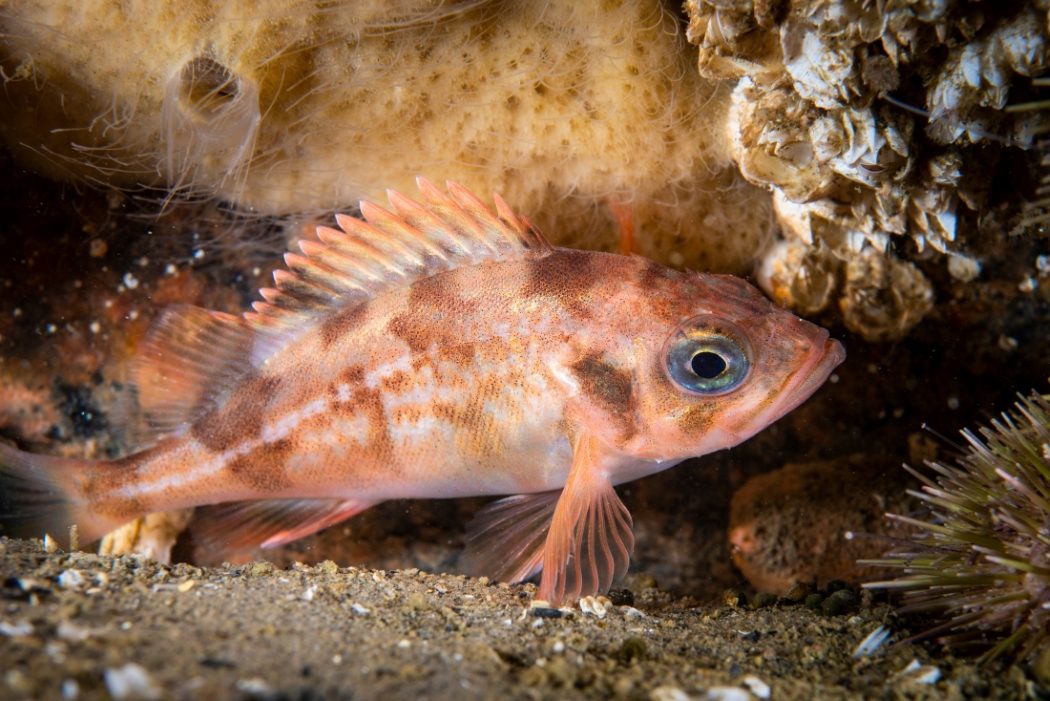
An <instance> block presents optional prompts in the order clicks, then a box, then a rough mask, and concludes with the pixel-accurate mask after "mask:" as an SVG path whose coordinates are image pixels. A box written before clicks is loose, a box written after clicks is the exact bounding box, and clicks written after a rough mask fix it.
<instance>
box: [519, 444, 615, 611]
mask: <svg viewBox="0 0 1050 701" xmlns="http://www.w3.org/2000/svg"><path fill="white" fill-rule="evenodd" d="M603 457H604V456H603V455H602V451H601V446H600V444H599V443H598V441H597V439H595V438H594V437H593V436H592V435H591V434H589V433H587V432H584V433H582V434H580V435H579V436H577V438H576V440H575V442H574V444H573V464H572V469H571V470H570V471H569V477H568V479H567V480H566V482H565V489H564V490H562V493H561V497H559V499H558V504H557V506H556V507H555V509H554V515H553V517H552V519H551V524H550V532H549V533H548V534H547V540H546V543H545V544H544V548H543V576H542V578H541V579H540V588H539V592H538V594H537V595H538V597H539V598H540V599H544V600H546V601H549V602H551V603H552V604H560V603H561V602H562V601H565V600H567V599H578V598H580V597H582V596H588V595H591V594H595V593H597V592H600V591H606V590H608V588H609V587H610V586H611V585H612V583H613V580H614V579H616V578H617V577H621V576H623V575H624V574H625V573H626V572H627V566H628V564H629V563H630V558H631V551H632V550H633V549H634V534H633V533H632V531H631V514H630V513H629V512H628V511H627V507H625V506H624V505H623V502H621V501H620V498H619V497H618V496H617V495H616V490H615V489H613V485H612V482H611V481H610V479H609V475H608V472H607V470H605V469H604V465H603V464H602V463H603Z"/></svg>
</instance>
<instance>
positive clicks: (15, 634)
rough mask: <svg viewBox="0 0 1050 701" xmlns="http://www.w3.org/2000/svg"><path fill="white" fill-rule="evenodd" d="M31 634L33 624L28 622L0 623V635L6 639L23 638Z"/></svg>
mask: <svg viewBox="0 0 1050 701" xmlns="http://www.w3.org/2000/svg"><path fill="white" fill-rule="evenodd" d="M32 634H33V624H32V623H30V622H29V621H22V622H20V623H8V622H7V621H0V635H5V636H7V637H8V638H23V637H25V636H27V635H32Z"/></svg>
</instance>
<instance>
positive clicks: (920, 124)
mask: <svg viewBox="0 0 1050 701" xmlns="http://www.w3.org/2000/svg"><path fill="white" fill-rule="evenodd" d="M1048 8H1050V3H1048V2H1047V1H1046V0H1039V1H1037V2H1032V3H1018V4H1015V5H1010V6H1005V5H1003V4H1002V3H995V2H991V0H989V1H987V2H957V1H955V0H896V1H894V2H887V3H873V2H865V1H863V0H837V1H835V2H827V1H826V0H780V1H779V2H771V1H763V2H752V0H732V1H731V0H689V1H688V2H687V3H686V9H687V12H688V14H689V19H690V24H689V29H688V31H687V36H688V38H689V39H690V41H692V42H693V43H694V44H696V45H697V46H698V47H699V69H700V72H701V74H703V75H705V76H708V77H711V78H721V79H729V80H732V81H735V87H734V89H733V93H732V97H731V106H730V114H729V118H728V120H727V137H728V140H729V143H730V148H731V149H732V153H733V158H734V160H735V161H736V162H737V164H738V165H739V166H740V170H741V172H742V173H743V175H744V177H745V178H747V179H748V180H749V181H751V182H753V183H755V184H758V185H762V186H763V187H766V188H768V189H769V190H771V191H772V192H773V195H774V207H775V212H776V215H777V219H778V221H779V223H780V225H781V228H782V229H783V230H784V232H785V235H786V236H787V237H788V238H789V239H790V238H797V239H800V240H802V241H803V242H805V243H806V244H812V243H813V242H814V241H816V240H818V239H819V240H821V241H823V242H824V243H825V244H826V245H827V246H828V249H829V250H830V252H831V253H832V254H833V255H834V256H835V257H837V258H838V259H839V260H842V261H844V262H850V261H853V260H854V259H855V258H856V257H858V256H860V257H862V259H863V261H864V262H862V263H861V265H862V266H866V265H871V264H872V261H873V260H874V258H873V256H876V255H881V256H885V260H884V261H883V262H882V263H879V264H878V265H880V266H882V267H884V268H887V269H901V270H903V268H900V267H899V265H898V262H897V261H896V259H895V257H894V256H895V254H894V253H892V252H891V251H892V249H893V248H898V249H899V248H900V246H899V245H897V246H893V245H892V244H893V241H894V240H895V239H897V238H899V237H903V238H905V239H907V240H910V241H911V242H912V243H913V246H914V248H912V249H910V251H909V252H910V253H912V254H922V253H923V252H924V251H925V250H927V249H933V250H935V251H937V252H940V253H944V254H951V255H956V256H963V257H967V258H970V257H971V256H969V255H968V254H969V251H968V245H969V244H970V243H971V242H972V239H973V237H975V236H976V230H975V227H973V226H969V228H967V224H966V222H973V221H975V220H976V218H977V216H978V215H980V214H981V213H982V212H983V211H985V210H986V209H987V208H988V207H989V206H990V204H989V202H988V201H987V196H986V195H987V190H988V182H987V179H986V178H984V177H981V174H982V173H986V172H988V170H989V168H990V167H991V165H992V164H994V159H995V158H996V155H997V154H998V153H999V151H1000V150H1001V149H1003V148H1004V147H1009V146H1017V147H1021V148H1029V147H1031V146H1032V145H1033V139H1034V137H1035V135H1037V134H1038V133H1040V129H1043V130H1045V129H1046V128H1047V123H1048V120H1047V117H1046V116H1045V115H1046V113H1045V111H1041V110H1038V109H1022V108H1020V107H1023V105H1022V106H1020V107H1019V106H1016V105H1015V106H1014V107H1011V106H1010V105H1009V104H1008V102H1010V100H1011V97H1010V96H1011V94H1012V93H1016V94H1018V95H1020V96H1021V98H1020V99H1022V100H1023V99H1025V98H1026V97H1027V96H1030V93H1031V92H1032V90H1033V87H1032V85H1033V84H1031V82H1030V81H1029V80H1027V79H1030V78H1034V77H1036V76H1038V75H1040V74H1041V73H1042V72H1044V71H1046V70H1047V68H1048V64H1050V34H1048V29H1047V26H1048V16H1047V13H1048ZM1032 104H1033V105H1034V104H1035V103H1032ZM968 236H969V238H970V240H969V241H968V238H967V237H968ZM784 250H785V249H782V248H781V249H778V248H774V249H771V253H770V255H774V256H780V259H779V260H778V261H776V262H775V263H773V264H772V265H771V266H766V267H775V268H779V269H780V273H779V275H778V276H769V275H767V276H766V277H765V279H766V280H767V283H766V285H767V287H766V289H767V291H769V292H770V293H771V294H777V293H776V292H774V290H773V288H771V287H770V286H769V284H770V283H771V282H773V281H774V280H780V281H783V280H784V279H787V278H789V277H792V274H790V273H788V272H787V270H786V268H785V266H786V265H787V264H788V263H789V262H790V261H791V260H794V261H796V262H797V263H798V264H799V265H802V264H803V259H804V257H802V256H794V257H788V258H784V256H783V253H784ZM803 274H804V273H803V268H798V269H797V270H796V272H795V273H794V274H793V275H794V276H795V277H797V276H799V275H803ZM846 277H848V275H847V276H846ZM898 277H899V276H895V275H888V276H882V277H881V280H882V281H883V283H884V284H895V281H897V280H898ZM903 277H904V278H906V279H907V280H909V281H910V283H913V284H914V285H915V287H914V289H909V290H904V291H901V293H900V294H899V295H897V296H900V297H902V298H913V299H914V300H915V301H916V302H917V303H916V304H910V303H909V304H896V303H889V304H888V306H886V307H885V308H883V309H881V310H879V312H878V314H877V315H878V316H886V315H890V314H893V313H894V312H895V311H897V312H900V313H901V314H902V315H903V316H902V317H901V318H900V319H897V320H896V321H893V322H889V319H888V317H887V318H886V321H887V322H888V323H878V324H875V326H874V327H870V328H871V329H872V331H871V332H869V331H868V330H867V329H868V328H869V326H868V324H866V323H865V324H862V325H861V326H862V331H861V332H862V333H864V335H865V337H867V338H869V339H876V338H878V339H885V338H891V337H893V335H894V334H897V335H899V334H903V333H906V332H907V330H908V329H909V328H910V327H911V326H912V325H913V324H914V323H915V322H917V321H918V320H919V319H921V313H918V314H917V312H920V311H921V310H923V309H928V308H929V305H928V304H925V303H920V302H919V301H920V300H922V299H924V298H925V295H924V294H923V293H921V292H919V291H920V290H921V289H925V288H928V287H929V285H928V283H926V282H925V281H924V280H922V281H920V279H921V278H922V277H923V276H922V273H921V272H920V271H918V270H917V269H914V268H912V269H910V271H909V273H908V274H907V275H905V276H903ZM778 284H780V288H779V289H781V290H783V289H784V286H783V284H781V283H778ZM870 284H871V283H870V282H869V285H868V289H871V288H870ZM855 292H856V291H855V290H854V291H853V292H852V293H851V292H850V291H847V290H843V294H844V295H845V296H844V297H843V298H842V299H841V300H840V304H841V306H843V307H844V308H848V309H851V310H853V311H856V310H857V309H859V308H860V307H858V305H857V304H856V300H855V299H854V300H853V301H851V300H850V299H848V297H849V296H850V295H851V294H853V296H854V297H856V294H855ZM893 296H894V295H892V294H891V295H890V296H888V297H887V296H886V295H881V294H879V295H874V296H872V297H870V299H874V298H882V299H885V300H886V301H887V302H889V300H890V298H891V297H893ZM789 299H790V303H792V304H793V305H796V308H797V309H799V310H800V311H801V310H803V309H805V310H806V311H809V312H812V311H814V307H813V304H812V302H813V298H812V297H811V296H806V295H803V297H802V298H800V299H798V300H796V299H794V298H789ZM827 301H828V302H830V301H831V298H830V296H829V298H828V300H827ZM860 306H861V307H867V308H869V310H871V307H870V306H869V305H860ZM872 311H873V310H872ZM865 316H869V315H867V314H865ZM847 323H850V322H847ZM855 324H856V318H854V323H853V324H851V326H853V325H855ZM875 328H877V329H878V330H877V331H876V330H874V329H875Z"/></svg>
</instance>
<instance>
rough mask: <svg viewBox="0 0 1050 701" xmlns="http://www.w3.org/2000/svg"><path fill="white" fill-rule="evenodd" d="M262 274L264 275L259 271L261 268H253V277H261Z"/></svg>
mask: <svg viewBox="0 0 1050 701" xmlns="http://www.w3.org/2000/svg"><path fill="white" fill-rule="evenodd" d="M261 274H262V270H260V269H259V266H255V267H254V268H252V275H253V276H255V277H259V275H261Z"/></svg>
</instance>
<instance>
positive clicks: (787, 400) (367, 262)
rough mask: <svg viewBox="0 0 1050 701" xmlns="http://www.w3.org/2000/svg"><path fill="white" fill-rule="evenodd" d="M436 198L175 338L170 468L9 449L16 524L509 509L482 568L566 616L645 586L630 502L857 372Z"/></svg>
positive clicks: (629, 266) (191, 319) (153, 346)
mask: <svg viewBox="0 0 1050 701" xmlns="http://www.w3.org/2000/svg"><path fill="white" fill-rule="evenodd" d="M420 190H421V192H422V194H423V197H424V200H425V201H424V203H422V204H419V203H416V202H414V201H412V200H409V199H408V198H405V197H404V196H402V195H398V194H396V193H393V194H391V197H390V201H391V206H392V210H393V211H387V210H383V209H380V208H379V207H378V206H377V205H374V204H370V203H365V204H363V205H362V212H363V214H364V216H365V217H366V218H367V220H368V222H367V223H365V222H363V221H361V220H356V219H351V218H347V217H338V218H337V219H338V222H339V224H340V226H341V227H342V229H343V231H342V232H339V231H336V230H334V229H327V228H322V229H320V230H319V239H320V242H314V241H309V242H304V243H303V244H302V245H301V249H302V251H303V255H299V254H290V255H289V256H288V261H287V262H288V270H287V271H279V272H278V273H276V274H275V283H276V284H275V286H274V288H271V289H267V290H263V291H262V298H263V299H262V301H260V302H258V303H256V304H255V305H254V307H255V309H254V311H253V312H251V313H249V314H246V315H245V316H244V317H234V316H232V315H224V314H217V313H211V312H206V311H204V310H198V309H193V308H189V309H182V310H173V311H172V312H171V313H170V314H167V315H165V316H164V317H162V318H161V320H160V321H159V322H158V323H157V328H156V329H155V331H154V332H153V333H152V334H151V337H150V338H149V339H148V340H147V342H146V343H145V344H144V351H143V359H142V360H141V362H139V364H138V365H137V366H136V367H137V370H136V380H135V389H136V393H137V395H138V396H139V400H140V404H141V405H142V411H143V415H144V417H145V418H146V419H147V423H149V424H150V426H151V428H152V429H153V431H154V445H153V446H152V447H150V448H148V449H146V450H144V451H142V452H140V453H136V454H133V455H130V456H128V457H127V458H124V459H122V460H119V461H113V462H108V463H107V462H101V463H90V462H84V461H81V462H76V464H74V465H70V464H69V461H62V460H58V459H56V458H48V457H45V456H33V455H29V454H26V453H21V452H19V451H17V450H14V449H13V448H9V447H6V446H0V488H2V489H3V492H2V493H0V523H3V524H4V526H5V527H6V528H7V529H8V530H14V531H15V532H25V531H27V530H28V529H40V528H45V527H46V528H50V529H55V528H61V527H62V526H68V525H70V524H72V523H76V524H78V525H79V526H80V528H81V531H82V532H85V533H86V534H88V535H89V536H98V535H101V534H102V533H103V532H105V530H106V529H108V528H111V527H113V526H114V525H119V524H120V523H121V522H124V521H127V520H130V519H133V518H135V517H138V516H141V515H143V514H145V513H149V512H152V511H163V510H171V509H176V508H183V507H190V506H200V505H206V504H224V505H227V506H224V507H222V509H220V510H219V511H218V515H217V516H215V517H213V520H214V523H213V526H214V528H213V530H212V531H211V533H212V534H214V535H213V537H214V538H215V539H216V540H219V541H222V540H223V539H224V538H225V539H226V541H227V542H229V543H233V544H235V545H237V544H241V545H243V544H246V543H249V542H255V543H258V542H262V543H263V544H264V546H273V545H279V544H282V543H285V542H289V541H290V540H294V539H295V538H298V537H302V536H303V535H306V534H308V533H311V532H314V531H316V530H319V529H320V528H323V527H326V526H328V525H331V524H332V523H336V522H338V521H340V520H343V519H345V518H349V517H350V516H352V515H353V514H355V513H358V512H360V511H361V510H363V509H365V508H368V507H369V506H371V505H373V504H376V503H379V502H382V501H385V500H389V499H403V498H443V497H458V496H474V495H505V494H511V495H516V496H512V497H509V498H507V499H504V500H502V501H499V502H496V503H495V504H493V505H492V506H490V507H488V508H487V509H484V510H483V511H482V512H481V513H479V515H478V518H477V519H476V521H475V523H474V524H472V525H471V529H470V533H469V534H468V552H467V558H466V559H467V560H468V562H470V563H472V567H473V568H474V569H475V570H476V571H478V572H481V573H487V574H490V575H492V576H497V577H501V578H504V579H510V580H519V579H524V578H527V577H529V576H532V575H534V574H536V573H537V572H540V571H542V573H543V574H542V579H541V586H540V594H541V596H543V597H545V598H547V599H550V600H552V601H558V600H562V599H566V598H573V597H576V596H581V595H584V594H587V593H594V592H596V591H599V590H601V589H604V588H607V587H608V586H609V584H610V583H611V581H612V579H613V578H614V577H615V576H617V575H620V574H622V573H623V571H624V570H625V568H626V566H627V562H628V559H629V555H630V550H631V547H632V546H633V536H632V535H631V523H630V515H629V514H628V513H627V510H626V508H624V507H623V504H622V503H621V502H620V501H619V499H618V497H617V496H616V493H615V491H614V489H613V487H614V485H616V484H620V483H622V482H626V481H629V480H632V479H637V478H640V477H644V476H646V475H648V474H652V473H654V472H658V471H660V470H663V469H666V468H668V467H670V466H672V465H674V464H676V463H677V462H680V461H681V460H683V459H685V458H687V457H691V456H694V455H703V454H705V453H708V452H711V451H712V450H717V449H720V448H725V447H729V446H732V445H735V444H736V443H739V442H740V441H742V440H745V439H746V438H747V437H749V436H750V435H753V434H754V433H755V432H757V431H759V430H761V429H762V428H764V427H765V426H766V425H768V424H769V423H771V422H772V421H774V420H776V419H777V418H779V417H780V416H782V415H783V414H784V413H786V412H788V411H790V410H791V409H793V408H794V407H795V406H797V405H798V404H799V403H801V402H802V401H804V400H805V399H806V398H807V397H808V396H809V395H810V394H812V392H813V391H815V390H816V389H817V388H818V387H819V386H820V384H821V383H823V381H824V380H825V379H826V378H827V376H828V375H829V374H830V372H831V370H832V369H833V368H834V367H835V366H836V365H837V364H838V363H839V362H841V360H842V359H843V357H844V354H843V352H842V349H841V346H840V345H839V344H838V343H837V342H835V341H832V340H830V339H829V338H828V335H827V332H826V331H824V330H823V329H820V328H819V327H816V326H813V325H812V324H809V323H808V322H805V321H803V320H801V319H798V318H797V317H795V316H793V315H791V314H790V313H788V312H786V311H783V310H780V309H777V308H775V307H773V306H772V305H771V304H770V303H769V302H768V301H767V300H766V299H765V298H764V297H762V296H761V294H760V293H758V292H757V291H756V290H754V288H752V287H751V286H750V285H748V284H747V283H746V282H744V281H742V280H739V279H737V278H731V277H728V276H713V275H699V274H693V273H682V272H678V271H674V270H670V269H666V268H663V267H661V266H659V265H657V264H655V263H652V262H651V261H647V260H645V259H643V258H639V257H636V256H621V255H614V254H606V253H596V252H584V251H574V250H569V249H553V248H551V247H550V246H549V245H548V244H546V242H545V240H544V239H543V238H542V236H541V235H540V234H539V233H538V232H537V231H535V229H533V228H532V227H531V225H529V224H528V222H527V220H525V219H524V218H521V217H518V216H517V215H516V214H514V213H513V212H512V211H511V210H510V209H509V207H508V206H507V205H506V204H505V203H503V202H502V200H499V199H498V198H497V199H496V209H495V211H492V210H490V209H488V208H487V207H486V206H485V205H483V204H482V203H481V202H480V201H478V200H477V199H476V198H475V197H473V195H471V194H470V193H467V192H466V191H465V190H463V189H462V188H460V187H458V186H456V185H455V184H454V183H452V184H449V189H448V191H447V192H443V191H441V190H439V189H437V188H436V187H435V186H433V185H432V184H430V183H428V182H426V181H422V180H421V181H420ZM352 254H356V255H352ZM203 359H206V360H203ZM44 505H47V508H48V510H46V511H45V509H44ZM30 532H31V531H30ZM596 539H597V540H596ZM596 543H598V544H599V545H598V546H596V545H595V544H596Z"/></svg>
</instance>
